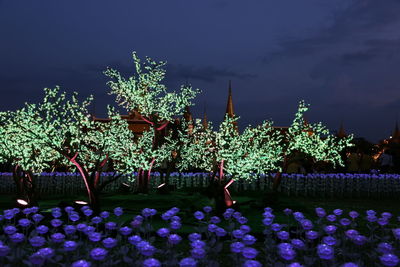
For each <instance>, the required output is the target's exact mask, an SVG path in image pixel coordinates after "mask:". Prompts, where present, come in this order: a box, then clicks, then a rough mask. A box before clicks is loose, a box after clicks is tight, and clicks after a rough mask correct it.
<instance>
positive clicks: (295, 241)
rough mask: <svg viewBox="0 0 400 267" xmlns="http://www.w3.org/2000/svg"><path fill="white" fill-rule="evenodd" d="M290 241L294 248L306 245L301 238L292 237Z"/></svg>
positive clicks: (301, 247) (302, 247)
mask: <svg viewBox="0 0 400 267" xmlns="http://www.w3.org/2000/svg"><path fill="white" fill-rule="evenodd" d="M290 243H291V244H292V245H293V247H295V248H296V249H304V248H305V246H306V245H305V244H304V242H303V241H302V240H300V239H297V238H295V239H292V241H291V242H290Z"/></svg>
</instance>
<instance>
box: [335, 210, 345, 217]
mask: <svg viewBox="0 0 400 267" xmlns="http://www.w3.org/2000/svg"><path fill="white" fill-rule="evenodd" d="M333 214H335V215H336V216H341V215H342V214H343V210H341V209H335V210H334V211H333Z"/></svg>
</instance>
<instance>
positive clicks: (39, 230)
mask: <svg viewBox="0 0 400 267" xmlns="http://www.w3.org/2000/svg"><path fill="white" fill-rule="evenodd" d="M48 231H49V227H47V226H46V225H39V226H38V227H36V232H37V233H38V234H41V235H44V234H46V233H47V232H48Z"/></svg>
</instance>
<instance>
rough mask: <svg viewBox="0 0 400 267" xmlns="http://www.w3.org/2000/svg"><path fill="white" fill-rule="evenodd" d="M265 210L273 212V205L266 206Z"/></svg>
mask: <svg viewBox="0 0 400 267" xmlns="http://www.w3.org/2000/svg"><path fill="white" fill-rule="evenodd" d="M264 211H265V212H271V213H272V211H273V209H272V208H271V207H266V208H264Z"/></svg>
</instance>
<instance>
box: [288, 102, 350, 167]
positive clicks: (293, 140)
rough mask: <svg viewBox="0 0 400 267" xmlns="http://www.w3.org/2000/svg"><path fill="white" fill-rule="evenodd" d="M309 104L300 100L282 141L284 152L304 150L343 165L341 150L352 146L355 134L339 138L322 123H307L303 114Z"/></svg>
mask: <svg viewBox="0 0 400 267" xmlns="http://www.w3.org/2000/svg"><path fill="white" fill-rule="evenodd" d="M308 107H309V105H307V104H305V102H304V101H300V103H299V108H298V111H297V113H296V115H295V118H294V120H293V123H292V125H291V126H290V128H289V129H288V132H287V134H286V135H285V139H286V142H283V143H282V146H283V149H282V151H283V153H285V154H286V155H289V154H290V153H292V152H293V151H299V152H303V153H305V154H308V155H309V156H311V157H313V158H314V159H315V160H317V161H328V162H331V163H332V164H333V165H334V166H336V164H339V165H341V166H343V162H342V159H341V156H340V152H341V151H342V150H343V149H345V148H346V147H349V146H351V140H352V139H353V136H352V135H350V136H348V137H346V138H338V137H336V136H334V135H331V134H330V133H329V130H328V129H327V128H326V127H325V126H323V125H322V123H320V122H319V123H313V124H306V123H305V121H304V116H303V114H304V113H305V112H306V111H307V110H308Z"/></svg>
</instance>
